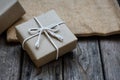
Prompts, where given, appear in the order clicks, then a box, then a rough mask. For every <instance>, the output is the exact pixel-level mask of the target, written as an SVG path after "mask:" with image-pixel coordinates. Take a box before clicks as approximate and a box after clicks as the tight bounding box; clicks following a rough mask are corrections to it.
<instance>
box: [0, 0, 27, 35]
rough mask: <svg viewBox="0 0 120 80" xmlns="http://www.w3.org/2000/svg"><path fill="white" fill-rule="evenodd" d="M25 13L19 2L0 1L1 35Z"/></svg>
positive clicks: (13, 0) (10, 0)
mask: <svg viewBox="0 0 120 80" xmlns="http://www.w3.org/2000/svg"><path fill="white" fill-rule="evenodd" d="M24 13H25V11H24V9H23V8H22V7H21V5H20V3H19V2H18V1H17V0H0V34H1V33H2V32H3V31H5V30H6V29H7V28H8V27H10V26H11V25H12V24H13V23H14V22H15V21H16V20H18V19H19V18H20V17H21V16H22V15H23V14H24Z"/></svg>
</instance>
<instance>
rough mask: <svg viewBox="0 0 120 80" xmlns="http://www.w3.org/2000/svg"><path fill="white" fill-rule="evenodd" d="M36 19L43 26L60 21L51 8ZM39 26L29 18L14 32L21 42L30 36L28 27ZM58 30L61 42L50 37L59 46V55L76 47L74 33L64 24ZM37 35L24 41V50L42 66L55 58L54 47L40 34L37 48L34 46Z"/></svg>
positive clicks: (37, 64)
mask: <svg viewBox="0 0 120 80" xmlns="http://www.w3.org/2000/svg"><path fill="white" fill-rule="evenodd" d="M37 18H38V20H39V21H40V22H41V24H42V25H43V26H48V25H50V24H54V23H58V22H60V21H62V20H61V19H60V18H59V17H58V16H57V14H56V13H55V11H54V10H51V11H49V12H47V13H45V14H43V15H41V16H39V17H37ZM38 27H39V26H38V25H37V24H36V22H35V20H34V19H31V20H29V21H27V22H25V23H23V24H21V25H18V26H17V27H16V32H17V36H18V39H19V40H20V42H21V43H22V42H23V40H24V39H25V38H27V37H29V36H30V34H29V33H28V29H30V28H38ZM59 29H60V31H59V32H58V33H57V34H59V35H61V36H62V37H63V39H64V40H63V42H60V41H59V40H57V39H55V38H53V37H51V38H52V39H53V41H54V43H55V44H56V45H57V47H58V48H59V56H61V55H63V54H65V53H67V52H69V51H71V50H73V49H74V48H75V47H76V43H77V38H76V37H75V36H74V34H73V33H72V32H71V31H70V30H69V29H68V27H67V26H66V25H65V24H62V25H60V28H59ZM36 40H37V37H34V38H32V39H30V40H28V41H27V42H26V43H25V50H26V51H27V52H28V54H29V56H30V57H31V59H32V61H33V62H34V63H35V65H36V66H37V67H39V66H42V65H44V64H46V63H48V62H50V61H52V60H54V59H55V58H56V49H55V48H54V47H53V45H52V44H51V43H50V41H49V40H48V38H47V37H46V36H45V35H44V34H42V35H41V42H40V47H39V49H36V48H35V46H34V45H35V42H36Z"/></svg>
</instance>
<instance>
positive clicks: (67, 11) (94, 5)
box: [7, 0, 120, 42]
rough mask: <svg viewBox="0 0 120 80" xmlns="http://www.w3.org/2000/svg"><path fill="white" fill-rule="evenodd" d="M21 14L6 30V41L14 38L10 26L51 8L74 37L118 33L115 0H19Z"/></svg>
mask: <svg viewBox="0 0 120 80" xmlns="http://www.w3.org/2000/svg"><path fill="white" fill-rule="evenodd" d="M19 1H20V3H21V4H22V6H23V7H24V8H25V10H26V14H25V16H23V18H22V19H21V20H19V21H18V22H17V23H16V24H14V25H13V26H12V28H10V29H9V30H8V32H7V40H8V41H9V42H10V41H17V37H16V33H15V29H14V27H15V26H16V25H18V24H20V23H23V22H25V21H27V20H29V19H31V18H33V16H38V15H40V14H43V13H44V12H47V11H48V10H51V9H54V10H56V12H57V13H58V15H59V16H60V17H61V18H62V19H63V20H64V21H65V22H66V24H67V25H68V27H69V28H70V30H71V31H72V32H73V33H74V34H75V35H76V36H92V35H100V36H106V35H111V34H118V33H120V14H119V12H120V9H119V8H118V3H117V0H59V1H58V0H52V1H51V0H19Z"/></svg>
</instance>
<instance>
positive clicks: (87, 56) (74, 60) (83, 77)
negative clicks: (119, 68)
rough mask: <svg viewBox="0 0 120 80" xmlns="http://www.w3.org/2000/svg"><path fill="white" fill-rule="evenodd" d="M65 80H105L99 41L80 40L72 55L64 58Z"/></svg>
mask: <svg viewBox="0 0 120 80" xmlns="http://www.w3.org/2000/svg"><path fill="white" fill-rule="evenodd" d="M63 61H64V62H63V63H64V80H103V73H102V66H101V60H100V53H99V46H98V41H96V40H94V39H93V40H91V39H89V40H87V38H86V40H79V42H78V46H77V48H76V49H75V50H74V51H73V53H72V55H71V54H69V55H67V56H65V57H64V59H63Z"/></svg>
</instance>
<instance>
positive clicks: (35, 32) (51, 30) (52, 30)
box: [22, 17, 64, 59]
mask: <svg viewBox="0 0 120 80" xmlns="http://www.w3.org/2000/svg"><path fill="white" fill-rule="evenodd" d="M34 20H35V21H36V22H37V24H38V26H39V28H30V29H29V30H28V33H29V34H30V35H31V36H29V37H28V38H26V39H24V41H23V43H22V47H23V49H24V44H25V42H26V41H28V40H29V39H31V38H33V37H35V36H38V39H37V41H36V42H35V47H36V48H37V49H38V48H39V46H40V39H41V35H42V33H45V35H46V36H47V38H48V39H49V41H50V42H51V44H52V45H53V46H54V47H55V48H56V50H57V54H56V59H58V55H59V48H58V47H57V46H56V44H55V43H54V41H53V40H52V39H51V37H50V36H52V37H54V38H56V39H58V40H59V41H63V37H62V36H60V35H58V34H56V32H58V31H59V29H58V28H56V27H58V26H59V25H61V24H64V22H59V23H56V24H51V25H49V26H47V27H44V26H42V24H41V23H40V22H39V20H38V19H37V18H36V17H34Z"/></svg>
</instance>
